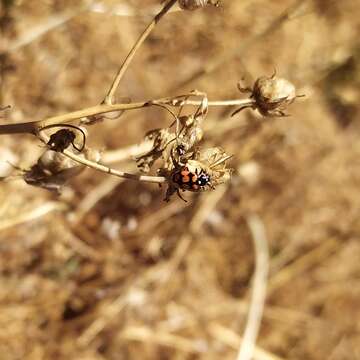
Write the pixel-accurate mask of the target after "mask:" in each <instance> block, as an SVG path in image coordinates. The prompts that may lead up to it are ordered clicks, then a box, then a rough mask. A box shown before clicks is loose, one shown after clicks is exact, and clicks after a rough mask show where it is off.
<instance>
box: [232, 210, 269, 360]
mask: <svg viewBox="0 0 360 360" xmlns="http://www.w3.org/2000/svg"><path fill="white" fill-rule="evenodd" d="M247 223H248V226H249V229H250V232H251V234H252V238H253V242H254V248H255V260H256V262H255V263H256V265H255V275H254V284H253V290H252V295H251V303H250V309H249V315H248V319H247V323H246V328H245V332H244V337H243V342H242V345H241V347H240V351H239V353H238V356H237V360H251V359H252V358H253V355H254V350H255V346H256V339H257V336H258V333H259V329H260V324H261V319H262V316H263V312H264V305H265V297H266V288H267V279H268V273H269V249H268V244H267V238H266V234H265V229H264V225H263V223H262V221H261V220H260V219H259V218H258V217H257V216H255V215H252V216H249V217H248V218H247Z"/></svg>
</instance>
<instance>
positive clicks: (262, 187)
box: [0, 0, 360, 360]
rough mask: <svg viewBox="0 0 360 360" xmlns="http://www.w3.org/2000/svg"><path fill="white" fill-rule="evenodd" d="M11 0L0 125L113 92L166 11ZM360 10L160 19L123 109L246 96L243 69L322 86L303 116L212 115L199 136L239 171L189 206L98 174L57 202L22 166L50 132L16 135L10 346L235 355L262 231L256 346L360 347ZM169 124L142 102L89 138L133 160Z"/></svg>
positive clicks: (5, 319) (44, 352) (6, 234)
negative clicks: (147, 137)
mask: <svg viewBox="0 0 360 360" xmlns="http://www.w3.org/2000/svg"><path fill="white" fill-rule="evenodd" d="M0 4H1V6H2V7H1V13H0V26H1V29H2V34H1V39H0V53H1V55H0V67H1V93H0V99H1V103H0V106H1V107H4V106H6V105H8V104H10V105H11V106H12V108H11V109H10V110H9V109H6V110H3V111H2V112H1V115H0V116H1V122H3V123H5V122H6V123H21V122H24V121H35V120H39V119H46V118H49V117H51V116H54V115H57V114H59V115H61V114H66V113H69V112H72V111H76V110H79V109H84V108H89V107H91V106H93V105H94V104H99V103H101V101H102V100H103V97H104V94H106V92H107V91H108V87H109V85H110V84H111V82H112V80H113V75H114V74H115V73H116V71H117V70H118V66H119V64H120V63H121V62H122V60H123V58H124V57H125V56H126V54H127V53H128V51H129V49H130V48H131V47H132V45H133V44H134V42H135V41H136V39H137V37H138V35H139V34H140V33H141V32H142V31H143V29H144V28H145V27H146V25H147V24H148V23H149V21H150V20H151V18H152V16H153V15H154V14H155V13H156V11H158V9H159V7H158V5H159V3H158V1H137V0H134V1H130V0H129V1H124V2H119V1H111V0H107V1H102V2H97V1H96V2H86V1H83V2H82V3H80V2H79V4H77V5H76V7H74V2H73V1H45V0H41V1H36V2H34V1H16V0H13V1H11V0H2V1H1V3H0ZM89 6H91V10H89V9H90V7H89ZM359 19H360V6H359V4H358V3H357V1H356V0H345V1H342V2H341V3H339V2H335V1H322V0H302V1H287V0H282V1H275V0H274V1H264V0H251V1H230V0H229V1H224V2H223V6H222V7H220V8H216V7H209V8H206V9H202V10H198V11H194V12H191V13H188V12H178V11H173V12H170V14H168V15H167V16H166V18H164V19H163V20H162V21H161V22H160V23H159V24H158V25H157V26H156V29H155V31H154V32H152V33H151V35H150V36H149V38H148V40H147V41H146V42H145V43H144V45H143V46H142V48H141V49H140V51H139V52H138V53H137V56H136V57H135V59H134V61H133V63H132V64H131V66H130V67H129V69H128V71H127V72H126V74H125V75H124V79H123V81H122V82H121V85H120V88H119V91H118V93H117V99H119V101H120V99H124V101H122V102H123V103H129V101H128V100H125V99H126V98H131V100H132V103H134V102H137V101H143V100H144V99H157V98H163V97H164V96H176V95H179V94H184V93H188V92H189V91H190V90H192V89H199V90H202V91H206V93H207V96H208V98H209V100H210V101H211V100H212V99H233V98H238V97H239V91H238V89H237V87H236V83H237V81H240V80H241V79H242V78H243V77H244V78H245V79H244V81H243V82H244V86H252V84H253V83H254V79H256V78H258V77H260V76H263V75H266V76H271V74H272V73H273V72H274V69H276V71H277V74H278V75H279V76H281V77H285V78H287V79H289V80H290V81H291V82H292V83H294V84H296V86H297V89H298V90H297V91H298V94H306V98H305V99H299V100H298V101H296V102H295V103H294V104H292V105H291V108H290V109H289V110H288V111H287V112H290V113H291V116H290V117H281V118H272V117H268V118H264V117H261V116H259V115H258V114H257V113H256V112H254V111H252V110H251V109H250V110H243V111H241V113H239V114H237V115H236V116H234V117H231V116H230V115H231V114H232V113H233V112H234V111H236V110H237V108H238V107H236V106H234V107H229V108H228V107H227V108H218V107H214V108H210V109H209V113H208V115H207V118H206V121H204V123H203V131H204V139H203V144H204V145H205V146H206V147H219V146H220V147H222V148H224V149H226V152H227V153H229V154H234V157H233V158H232V159H231V160H230V163H231V166H232V167H233V168H235V170H236V171H235V172H234V174H233V176H232V179H231V181H230V182H229V183H227V184H226V185H223V186H219V187H217V188H216V190H215V191H211V192H206V193H203V194H197V193H194V194H192V193H186V195H187V199H188V200H189V203H188V204H185V203H184V202H182V201H181V200H180V199H175V198H174V200H172V201H171V202H169V203H164V202H163V201H162V199H163V191H159V189H158V186H157V185H154V184H147V183H139V182H131V181H126V180H124V179H121V178H115V177H111V176H107V175H104V174H101V173H97V172H94V171H92V170H91V169H85V170H84V171H81V173H80V174H79V175H78V176H77V177H75V178H73V179H71V180H70V183H69V184H68V186H67V187H65V188H64V190H63V192H62V194H61V195H60V196H57V195H56V194H54V193H51V192H48V191H46V190H44V189H40V188H35V187H31V186H29V185H27V184H25V183H24V182H23V181H22V179H19V178H18V179H17V178H16V174H17V173H18V172H17V171H16V170H14V168H13V167H12V166H10V165H9V164H8V163H7V161H10V162H11V163H12V164H14V165H16V166H17V167H19V168H26V169H29V168H30V167H31V166H32V165H33V164H34V163H36V161H37V159H38V158H39V156H40V154H41V153H42V152H43V151H44V148H42V146H44V145H40V146H39V142H38V141H37V140H36V139H35V138H34V137H31V136H29V135H11V136H5V135H4V136H1V145H0V176H2V177H5V176H6V177H8V176H9V175H10V176H11V177H8V178H7V180H6V181H3V182H1V183H0V258H1V261H0V274H1V277H0V281H1V282H0V284H1V286H0V354H1V356H0V358H1V359H11V360H12V359H36V360H37V359H89V360H92V359H94V360H95V359H96V360H97V359H137V358H140V359H218V358H224V359H235V358H236V357H237V354H238V353H239V349H240V348H241V349H243V348H244V347H240V344H241V341H242V337H243V336H246V333H245V334H244V330H245V327H246V324H247V319H248V317H250V314H251V311H249V307H250V304H253V302H252V301H251V299H253V298H254V292H253V291H252V289H255V286H254V285H255V283H256V282H255V281H254V272H255V268H256V261H255V251H254V246H253V240H254V239H259V232H258V231H259V226H260V239H261V226H262V224H263V225H264V227H265V229H266V238H267V240H268V245H269V252H270V267H269V277H268V281H267V299H266V304H265V307H264V314H263V319H262V323H261V328H260V333H259V336H258V339H257V342H256V347H255V350H254V351H255V352H254V359H260V360H262V359H264V360H267V359H270V360H274V359H311V360H318V359H319V360H323V359H331V360H338V359H339V360H340V359H341V360H342V359H351V360H353V359H357V358H360V346H359V344H360V337H359V324H360V314H359V310H358V303H359V300H360V287H359V281H358V275H359V271H360V268H359V266H360V265H359V264H360V262H359V254H360V249H359V246H360V245H359V231H360V226H359V219H358V217H359V216H358V215H359V205H358V201H357V196H358V194H359V189H358V188H359V186H358V185H359V180H360V179H359V174H360V172H359V170H360V169H359V167H358V166H359V161H358V158H359V155H360V146H359V144H358V143H359V141H358V128H359V125H358V114H359V105H358V103H359V100H360V91H359V83H360V78H359V67H360V61H359V47H360V44H359V39H358V29H359V26H360V21H359ZM244 97H245V95H244ZM172 121H173V119H172V118H171V116H169V114H168V113H167V112H165V111H163V109H160V108H150V107H149V108H146V109H139V110H132V111H129V112H126V113H124V114H123V115H122V116H121V117H120V118H119V119H113V120H111V119H106V120H105V121H103V122H99V123H96V124H95V125H92V126H91V127H89V128H88V129H89V136H88V137H87V140H86V143H87V145H89V146H90V147H92V148H94V149H99V150H100V151H101V152H103V154H102V156H103V159H108V160H109V159H110V160H111V161H110V160H109V161H105V162H106V163H110V162H111V165H114V167H116V168H121V169H122V170H124V171H128V172H130V173H133V172H136V165H135V162H134V161H133V159H132V157H133V156H136V154H138V153H139V148H138V147H137V146H134V144H137V143H139V142H140V141H141V139H142V137H143V135H144V134H145V133H147V132H148V131H149V130H152V129H154V128H159V127H160V128H165V127H167V126H168V125H169V124H170V123H171V122H172ZM150 145H151V144H150ZM148 146H149V144H148V143H142V144H141V145H140V148H141V151H140V152H146V151H148V150H149V148H148ZM93 156H95V157H96V156H97V154H95V155H94V154H93ZM254 224H255V228H254ZM256 224H257V225H256ZM259 224H260V225H259ZM255 273H256V272H255ZM260 275H261V273H260ZM263 275H264V274H263ZM265 275H266V274H265ZM260 290H261V289H260ZM258 305H259V306H260V307H261V304H258ZM258 309H259V308H258ZM242 351H243V352H245V350H242ZM239 356H244V355H243V354H239Z"/></svg>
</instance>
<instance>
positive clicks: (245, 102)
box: [0, 98, 254, 135]
mask: <svg viewBox="0 0 360 360" xmlns="http://www.w3.org/2000/svg"><path fill="white" fill-rule="evenodd" d="M168 101H169V98H163V99H157V100H150V101H143V102H136V103H130V104H113V105H107V104H100V105H96V106H92V107H89V108H85V109H82V110H77V111H74V112H70V113H67V114H62V115H57V116H53V117H50V118H47V119H44V120H40V121H30V122H23V123H18V124H4V125H0V135H5V134H9V135H10V134H32V135H37V134H38V133H39V131H41V130H42V129H43V128H44V127H47V126H50V125H59V124H65V123H69V122H72V121H76V120H79V119H81V118H86V117H90V116H95V115H101V114H106V113H111V112H115V111H120V110H123V111H126V110H135V109H142V108H145V107H149V106H152V105H154V104H156V105H159V104H164V105H169V104H168ZM252 104H254V100H253V99H234V100H224V101H209V103H208V105H209V106H251V105H252ZM184 105H194V106H200V105H201V101H200V100H184V101H178V102H176V103H174V104H171V106H176V107H178V106H184Z"/></svg>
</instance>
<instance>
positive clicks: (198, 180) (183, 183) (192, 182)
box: [172, 165, 211, 191]
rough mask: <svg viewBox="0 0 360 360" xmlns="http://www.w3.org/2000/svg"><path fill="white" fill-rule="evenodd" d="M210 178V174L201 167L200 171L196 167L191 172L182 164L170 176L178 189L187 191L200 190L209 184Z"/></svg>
mask: <svg viewBox="0 0 360 360" xmlns="http://www.w3.org/2000/svg"><path fill="white" fill-rule="evenodd" d="M210 180H211V179H210V175H209V174H207V173H206V172H205V171H204V170H203V169H201V170H200V172H199V171H198V169H195V172H192V171H190V170H189V168H188V167H187V166H186V165H185V166H182V167H181V168H180V169H179V170H177V171H176V172H175V173H174V174H173V176H172V181H173V182H174V183H175V184H177V185H178V186H179V188H180V189H183V190H189V191H201V190H203V189H204V188H205V186H207V185H210V186H211V184H210Z"/></svg>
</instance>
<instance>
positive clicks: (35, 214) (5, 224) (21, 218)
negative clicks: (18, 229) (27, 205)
mask: <svg viewBox="0 0 360 360" xmlns="http://www.w3.org/2000/svg"><path fill="white" fill-rule="evenodd" d="M65 209H66V205H65V204H63V203H61V202H47V203H45V204H43V205H41V206H39V207H38V208H34V209H31V210H30V211H28V212H25V213H23V214H18V215H16V216H15V217H13V218H8V219H3V220H1V221H0V231H2V230H6V229H8V228H11V227H13V226H18V225H21V224H24V223H27V222H30V221H34V220H36V219H39V218H42V217H43V216H45V215H47V214H49V213H51V212H53V211H62V210H65Z"/></svg>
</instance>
